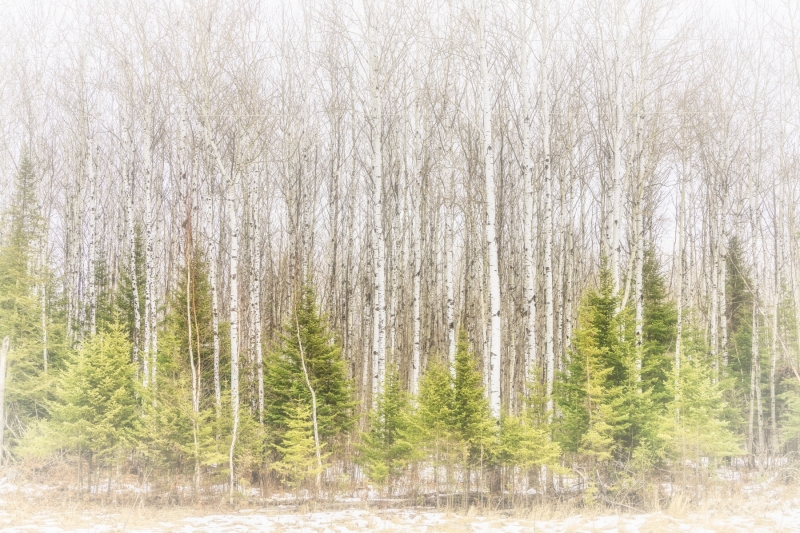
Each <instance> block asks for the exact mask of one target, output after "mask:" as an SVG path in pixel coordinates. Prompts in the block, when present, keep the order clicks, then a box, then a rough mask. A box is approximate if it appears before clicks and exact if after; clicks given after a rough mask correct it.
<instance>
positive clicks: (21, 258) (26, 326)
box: [0, 156, 59, 445]
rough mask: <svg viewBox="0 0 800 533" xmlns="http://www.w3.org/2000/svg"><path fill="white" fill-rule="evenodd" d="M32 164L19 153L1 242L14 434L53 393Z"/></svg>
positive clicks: (0, 310)
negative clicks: (45, 339) (47, 365)
mask: <svg viewBox="0 0 800 533" xmlns="http://www.w3.org/2000/svg"><path fill="white" fill-rule="evenodd" d="M36 185H37V179H36V175H35V174H34V169H33V164H32V163H31V161H30V159H29V158H28V157H27V156H23V157H22V160H21V162H20V167H19V171H18V173H17V176H16V179H15V181H14V190H13V193H12V198H11V202H10V204H9V208H8V211H7V212H6V217H5V218H6V221H5V222H6V224H7V228H8V231H7V233H6V239H5V240H4V242H3V243H2V246H1V247H0V340H2V339H3V338H4V337H6V336H8V337H9V340H10V347H11V349H10V352H9V356H8V363H7V370H6V372H7V380H6V391H5V404H6V421H3V423H2V424H0V426H1V427H0V429H1V430H3V431H4V430H5V428H6V425H7V426H8V427H9V428H11V427H13V431H11V432H10V435H11V436H12V442H11V444H12V445H13V437H14V435H20V434H22V433H24V432H25V430H26V428H27V426H28V424H29V423H30V422H31V421H33V420H35V419H37V418H40V417H43V416H46V415H47V412H48V410H49V402H50V400H51V399H52V376H53V372H50V373H49V374H48V373H46V372H45V362H44V345H43V339H42V337H43V336H42V321H41V320H42V315H41V307H40V304H41V299H40V295H39V294H37V293H36V291H40V290H41V289H42V283H43V282H44V281H46V280H45V279H44V276H42V275H41V274H42V273H41V272H36V271H35V270H34V265H35V264H36V263H37V259H38V254H39V252H40V250H38V248H37V245H38V244H39V243H40V237H41V235H42V217H41V213H40V209H39V202H38V200H37V198H36ZM51 352H52V353H48V356H49V359H50V361H49V363H50V366H53V363H55V364H56V365H59V362H58V360H57V356H58V355H59V352H57V351H56V350H52V351H51Z"/></svg>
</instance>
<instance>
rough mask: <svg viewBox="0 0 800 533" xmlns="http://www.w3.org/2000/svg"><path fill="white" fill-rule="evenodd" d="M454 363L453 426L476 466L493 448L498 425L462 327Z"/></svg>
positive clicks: (467, 454)
mask: <svg viewBox="0 0 800 533" xmlns="http://www.w3.org/2000/svg"><path fill="white" fill-rule="evenodd" d="M455 363H456V364H455V378H454V379H453V404H452V408H451V409H450V420H451V424H452V426H451V427H452V431H453V433H454V435H455V437H456V438H457V439H458V440H459V441H460V442H461V444H462V445H463V446H464V450H465V454H466V457H465V458H466V460H467V462H468V463H469V464H473V465H474V464H478V462H479V461H481V460H485V457H486V456H487V454H488V452H489V451H490V450H491V445H492V444H493V440H494V437H495V435H496V431H497V425H496V423H495V422H494V421H493V420H492V418H491V416H490V413H489V402H488V401H487V399H486V397H485V396H484V393H483V380H482V378H481V374H480V372H478V368H477V362H476V360H475V356H474V354H473V353H472V351H471V350H470V349H469V343H468V340H467V333H466V331H463V330H462V331H460V332H459V334H458V344H457V345H456V361H455Z"/></svg>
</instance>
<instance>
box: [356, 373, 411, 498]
mask: <svg viewBox="0 0 800 533" xmlns="http://www.w3.org/2000/svg"><path fill="white" fill-rule="evenodd" d="M411 419H412V412H411V404H410V402H409V400H408V396H407V395H406V393H405V392H404V391H403V390H402V389H401V388H400V381H399V379H398V377H397V370H396V369H391V370H390V371H389V372H388V373H387V375H386V382H385V385H384V390H383V391H382V394H381V395H380V397H379V398H378V401H377V407H376V408H375V410H373V411H372V413H370V428H369V431H368V432H366V433H364V434H362V436H361V441H362V442H361V446H359V452H360V454H361V455H360V458H359V462H360V463H361V464H362V465H364V467H365V469H366V471H367V476H368V477H369V479H370V480H372V481H373V482H375V483H378V484H381V485H383V484H387V483H389V484H390V483H391V481H392V480H393V479H394V478H396V477H397V476H399V475H400V474H402V473H403V471H404V470H405V468H406V467H407V466H408V464H409V462H410V461H411V458H412V455H413V453H414V442H413V440H412V439H410V438H409V437H410V436H411V434H410V431H411V428H412V422H411Z"/></svg>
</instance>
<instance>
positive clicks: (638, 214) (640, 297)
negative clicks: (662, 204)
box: [634, 94, 645, 391]
mask: <svg viewBox="0 0 800 533" xmlns="http://www.w3.org/2000/svg"><path fill="white" fill-rule="evenodd" d="M639 98H640V99H641V98H643V94H640V95H639ZM643 106H644V102H642V101H641V100H640V101H639V103H638V107H639V115H638V117H637V125H636V139H637V143H636V144H637V150H638V154H637V159H638V170H637V174H638V176H637V188H638V191H637V194H636V206H635V218H636V220H635V221H634V227H635V231H636V242H635V247H636V260H635V261H636V265H635V268H636V270H635V274H634V278H635V283H634V298H635V300H636V304H635V315H636V318H635V320H636V325H635V332H634V337H635V347H636V364H635V367H636V381H637V383H640V382H641V381H642V359H643V357H644V278H643V272H644V246H645V242H644V239H645V235H644V213H643V212H644V205H643V203H644V187H645V182H644V180H645V175H644V171H645V147H644V136H643V135H642V129H643V128H644V109H643ZM639 390H640V391H641V386H640V387H639Z"/></svg>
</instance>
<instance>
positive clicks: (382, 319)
mask: <svg viewBox="0 0 800 533" xmlns="http://www.w3.org/2000/svg"><path fill="white" fill-rule="evenodd" d="M379 9H380V0H376V1H374V2H372V4H371V6H370V20H369V22H368V24H369V30H368V31H369V50H368V53H369V69H370V79H369V102H370V104H369V125H370V141H371V148H372V153H371V158H372V159H371V170H370V178H371V180H372V246H373V263H374V271H373V318H372V323H373V332H372V361H371V362H372V396H373V397H376V396H377V395H379V394H380V392H381V390H382V388H383V380H384V377H385V375H384V374H385V368H386V272H385V264H384V256H385V243H384V235H383V159H382V157H383V156H382V153H381V152H382V149H383V148H382V138H381V136H382V128H383V110H382V105H383V104H382V98H381V96H382V83H381V80H380V70H379V69H380V65H379V56H378V49H377V47H378V43H377V39H378V22H379V21H378V16H379V13H378V12H377V11H378V10H379Z"/></svg>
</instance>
